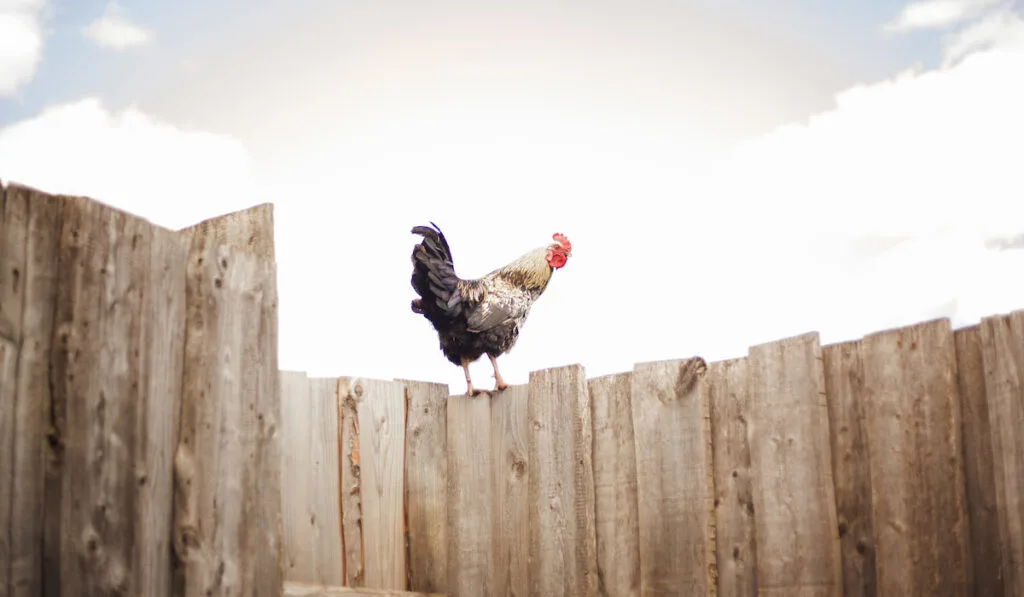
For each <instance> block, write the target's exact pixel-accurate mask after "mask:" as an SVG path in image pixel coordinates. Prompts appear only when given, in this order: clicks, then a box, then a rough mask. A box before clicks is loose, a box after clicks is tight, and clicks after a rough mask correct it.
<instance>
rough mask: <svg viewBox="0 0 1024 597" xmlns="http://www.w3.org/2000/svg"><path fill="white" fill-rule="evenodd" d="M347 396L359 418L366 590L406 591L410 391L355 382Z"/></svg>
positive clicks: (377, 382) (382, 383)
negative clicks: (407, 402)
mask: <svg viewBox="0 0 1024 597" xmlns="http://www.w3.org/2000/svg"><path fill="white" fill-rule="evenodd" d="M346 384H347V388H345V389H343V390H342V392H343V393H345V394H346V395H347V396H349V397H351V399H352V400H353V401H354V402H355V406H356V413H357V415H358V417H359V419H358V420H359V452H360V467H359V474H360V490H361V491H362V493H363V500H362V506H363V510H362V513H363V518H362V520H363V523H362V530H363V556H364V570H365V574H366V578H365V580H366V586H367V587H371V588H375V589H392V590H404V589H405V583H406V573H405V529H404V523H405V510H404V501H403V498H404V491H403V486H404V473H405V391H404V387H403V386H402V384H400V383H398V382H393V381H383V380H375V379H362V378H353V379H346V380H344V381H343V382H342V385H343V388H344V386H345V385H346Z"/></svg>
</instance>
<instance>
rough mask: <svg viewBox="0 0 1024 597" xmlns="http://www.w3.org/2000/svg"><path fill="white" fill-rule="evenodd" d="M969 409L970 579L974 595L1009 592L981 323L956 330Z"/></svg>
mask: <svg viewBox="0 0 1024 597" xmlns="http://www.w3.org/2000/svg"><path fill="white" fill-rule="evenodd" d="M953 341H954V343H955V344H956V360H957V373H958V375H957V381H958V386H959V388H960V406H961V411H962V413H963V429H964V431H963V441H964V476H965V480H966V489H967V491H966V495H967V504H968V508H967V511H968V513H969V516H970V521H969V522H970V525H969V526H970V529H971V537H970V539H971V541H970V549H969V552H970V554H971V559H970V560H969V563H970V565H971V566H970V568H969V574H968V582H969V583H970V592H969V594H970V595H971V596H972V597H987V596H988V595H995V596H997V597H999V596H1001V595H1003V594H1004V584H1003V583H1004V578H1003V577H1004V576H1005V574H1004V572H1003V544H1002V539H1001V538H1000V530H999V516H998V510H997V508H996V482H995V468H994V466H993V453H992V429H993V427H992V424H991V421H990V420H989V408H988V393H987V392H986V391H985V363H984V360H983V358H982V350H981V331H980V329H979V326H976V325H975V326H971V327H969V328H964V329H960V330H957V331H955V332H954V333H953Z"/></svg>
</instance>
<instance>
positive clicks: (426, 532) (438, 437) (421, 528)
mask: <svg viewBox="0 0 1024 597" xmlns="http://www.w3.org/2000/svg"><path fill="white" fill-rule="evenodd" d="M402 383H403V384H405V392H406V394H405V402H406V411H407V420H406V423H405V425H406V432H405V434H406V435H405V438H406V439H405V508H406V520H407V526H408V534H409V546H408V548H409V553H408V558H407V559H408V561H409V583H408V584H409V587H408V588H409V590H410V591H420V592H426V593H444V592H446V591H447V586H448V564H447V562H448V524H447V519H448V512H447V500H446V496H447V491H448V458H447V444H448V437H447V433H448V432H447V428H448V426H447V424H446V423H447V406H448V386H447V384H438V383H426V382H418V381H405V380H403V381H402Z"/></svg>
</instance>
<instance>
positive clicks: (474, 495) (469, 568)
mask: <svg viewBox="0 0 1024 597" xmlns="http://www.w3.org/2000/svg"><path fill="white" fill-rule="evenodd" d="M447 439H448V510H447V519H448V594H449V595H451V596H452V597H491V596H492V595H493V594H494V593H493V584H492V583H493V574H492V572H491V545H492V542H491V532H492V530H491V521H492V520H493V518H492V508H493V502H492V500H491V403H490V398H489V397H488V396H487V395H486V394H482V395H480V396H476V397H469V396H465V395H453V396H451V397H449V398H448V420H447Z"/></svg>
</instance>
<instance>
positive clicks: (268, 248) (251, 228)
mask: <svg viewBox="0 0 1024 597" xmlns="http://www.w3.org/2000/svg"><path fill="white" fill-rule="evenodd" d="M180 234H181V236H182V237H183V238H185V239H186V241H187V242H189V241H191V240H192V239H194V238H203V239H205V241H204V242H206V243H208V244H210V245H222V246H225V247H229V248H231V249H233V250H235V251H239V252H241V253H246V254H249V255H253V256H254V257H257V258H258V261H261V262H265V263H273V262H274V261H275V259H276V251H275V247H274V205H273V204H272V203H261V204H259V205H254V206H252V207H249V208H247V209H242V210H238V211H234V212H231V213H229V214H224V215H222V216H217V217H214V218H209V219H206V220H203V221H202V222H199V223H198V224H194V225H192V226H188V227H186V228H182V229H181V231H180Z"/></svg>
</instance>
